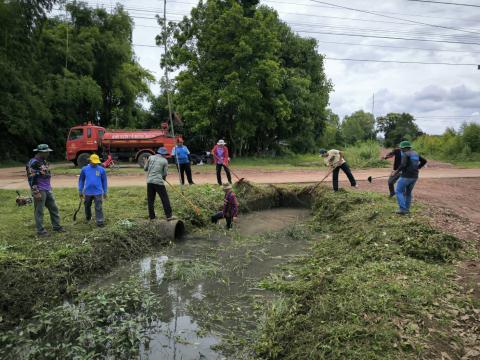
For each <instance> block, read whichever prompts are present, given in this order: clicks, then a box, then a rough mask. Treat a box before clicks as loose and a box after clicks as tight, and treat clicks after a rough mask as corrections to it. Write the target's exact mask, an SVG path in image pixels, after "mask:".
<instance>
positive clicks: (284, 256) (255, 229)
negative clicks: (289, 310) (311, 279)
mask: <svg viewBox="0 0 480 360" xmlns="http://www.w3.org/2000/svg"><path fill="white" fill-rule="evenodd" d="M308 216H309V211H308V210H302V209H274V210H268V211H262V212H257V213H252V214H248V215H244V216H242V217H240V218H239V222H238V223H237V224H236V229H235V230H233V231H228V232H227V231H225V229H224V223H222V224H220V225H219V228H218V231H216V232H214V235H210V236H202V237H200V236H195V235H190V236H187V237H186V238H185V239H184V240H182V241H181V242H178V243H176V244H174V245H173V246H172V247H170V248H168V249H165V250H163V251H162V252H160V253H158V254H153V255H151V256H148V257H145V258H144V259H141V260H140V261H137V262H134V263H132V264H129V265H127V266H124V267H121V268H119V269H117V270H116V271H114V272H112V273H111V274H110V275H109V276H108V277H105V278H103V279H102V280H100V281H99V282H98V283H97V284H95V286H100V287H101V286H105V285H108V284H111V283H115V282H118V281H121V280H125V279H128V278H130V277H131V276H140V277H141V279H142V281H143V284H144V285H145V286H147V287H150V288H151V289H152V290H153V291H155V292H156V293H158V294H159V296H160V297H161V299H162V304H163V306H164V310H163V311H162V317H161V320H159V321H157V322H155V323H154V324H151V326H150V327H149V328H148V329H146V332H147V334H148V337H149V338H150V341H149V342H148V344H145V345H142V348H141V358H142V359H166V360H167V359H225V358H239V357H240V355H238V354H236V355H230V356H229V355H225V354H224V353H223V352H222V350H221V349H220V348H219V347H218V345H219V344H220V343H221V342H222V340H225V339H227V341H228V340H229V341H230V343H232V342H233V343H235V342H237V341H238V340H239V339H240V337H241V336H243V335H244V334H246V333H247V332H248V331H249V330H253V329H254V328H255V327H256V317H255V316H254V315H255V313H254V305H255V302H265V301H267V300H268V299H269V298H270V297H271V294H270V293H268V292H266V291H262V290H261V289H258V288H257V287H256V285H257V282H258V281H259V280H261V279H262V278H264V277H265V276H266V275H268V274H269V273H271V272H272V271H275V267H276V266H277V265H279V264H282V263H285V262H287V261H288V260H289V259H291V258H292V257H295V256H299V255H302V254H303V253H304V251H305V249H306V247H307V245H308V242H307V240H305V239H303V240H302V239H298V238H296V239H292V238H289V237H288V236H278V235H275V234H276V233H275V232H277V234H278V232H279V231H282V230H285V228H287V229H288V228H290V229H291V228H292V227H298V228H301V227H302V225H301V222H302V221H304V220H306V219H307V218H308ZM169 262H170V263H172V264H173V263H174V264H181V265H182V264H183V267H184V268H185V267H186V268H190V267H191V268H193V269H195V270H193V271H192V273H191V274H190V276H187V278H186V279H182V280H174V279H172V278H175V277H172V276H171V275H170V276H169V273H168V270H167V268H168V263H169ZM197 269H198V270H197ZM205 269H210V273H209V272H208V271H205ZM202 271H204V272H205V274H204V275H202ZM192 277H193V279H192ZM247 341H248V339H247ZM236 348H238V346H237V347H236Z"/></svg>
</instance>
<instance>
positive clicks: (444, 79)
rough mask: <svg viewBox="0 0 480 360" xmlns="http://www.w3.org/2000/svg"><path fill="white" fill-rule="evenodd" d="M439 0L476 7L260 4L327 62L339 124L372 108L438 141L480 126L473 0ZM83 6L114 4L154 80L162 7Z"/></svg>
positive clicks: (184, 1) (137, 3)
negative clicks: (414, 124) (410, 119)
mask: <svg viewBox="0 0 480 360" xmlns="http://www.w3.org/2000/svg"><path fill="white" fill-rule="evenodd" d="M443 1H446V2H457V3H463V4H472V5H478V7H474V6H471V7H470V6H456V5H448V4H434V3H428V2H420V1H409V0H325V1H319V0H261V3H262V4H264V5H267V6H270V7H272V8H274V9H275V10H277V12H278V13H279V15H280V18H281V19H282V20H283V21H285V22H287V23H288V24H289V25H290V26H291V27H292V28H293V29H294V30H295V31H297V32H298V33H299V34H300V35H302V36H305V37H313V38H315V39H317V40H318V51H319V52H320V53H322V54H324V55H325V56H326V58H327V59H326V60H325V70H326V73H327V76H328V77H329V78H330V79H331V80H332V82H333V84H334V88H335V91H334V92H333V93H332V94H331V98H330V107H331V108H332V110H333V111H334V112H335V113H337V114H339V115H340V116H341V117H342V118H343V116H345V115H347V114H350V113H352V112H354V111H356V110H359V109H363V110H365V111H372V105H373V103H374V114H375V115H376V116H380V115H384V114H386V113H388V112H409V113H412V114H414V115H415V116H416V118H417V121H418V124H419V125H420V127H421V129H422V130H424V131H426V132H428V133H431V134H440V133H442V132H443V131H444V130H445V128H446V127H447V126H449V127H454V128H456V129H458V128H459V126H460V125H461V124H462V122H464V121H475V122H477V123H480V70H477V66H476V64H480V25H478V23H480V0H443ZM88 2H89V4H91V5H93V6H95V5H98V6H103V7H106V8H113V7H114V6H115V3H117V2H119V3H121V4H122V5H124V7H125V9H126V10H127V11H128V12H129V13H130V15H131V16H132V17H133V18H134V21H135V29H134V33H133V42H134V44H135V52H136V55H137V57H138V60H139V62H140V63H141V64H142V65H143V66H144V67H146V68H147V69H149V70H150V71H152V72H153V73H154V74H155V75H156V77H157V79H159V78H160V76H161V69H160V67H159V59H160V54H161V52H162V49H161V48H158V47H155V46H154V45H155V40H154V38H155V35H156V34H157V33H158V32H159V27H158V25H157V23H156V21H155V18H154V16H155V14H156V13H160V14H163V1H155V0H121V1H114V0H111V1H110V0H99V2H97V3H95V2H94V0H89V1H88ZM195 4H196V1H195V0H167V18H168V19H169V20H180V19H181V18H182V16H183V15H188V14H189V12H190V9H191V8H192V7H193V6H194V5H195ZM332 4H333V5H332ZM355 10H360V11H355ZM420 23H422V24H420ZM392 38H393V39H392ZM407 39H409V40H407ZM339 59H343V60H339ZM345 59H356V60H377V61H382V62H371V61H365V62H363V61H351V60H345ZM384 61H386V62H384ZM389 61H393V62H389ZM399 62H421V63H434V64H411V63H399ZM439 63H447V64H455V65H444V64H439ZM459 64H467V65H459ZM468 64H470V65H468ZM152 91H153V92H154V93H158V92H159V86H158V84H152ZM373 98H374V99H375V101H374V102H373V101H372V100H373Z"/></svg>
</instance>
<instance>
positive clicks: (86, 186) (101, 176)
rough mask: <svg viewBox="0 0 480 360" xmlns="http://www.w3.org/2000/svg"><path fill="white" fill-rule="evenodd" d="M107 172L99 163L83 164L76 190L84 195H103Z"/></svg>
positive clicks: (106, 187) (105, 187) (106, 186)
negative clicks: (95, 164) (93, 164)
mask: <svg viewBox="0 0 480 360" xmlns="http://www.w3.org/2000/svg"><path fill="white" fill-rule="evenodd" d="M107 190H108V185H107V173H106V172H105V169H104V168H103V167H101V166H99V165H97V166H92V165H91V164H89V165H87V166H84V167H83V168H82V171H81V173H80V178H79V179H78V192H80V193H82V194H84V195H104V194H106V193H107Z"/></svg>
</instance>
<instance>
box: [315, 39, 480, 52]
mask: <svg viewBox="0 0 480 360" xmlns="http://www.w3.org/2000/svg"><path fill="white" fill-rule="evenodd" d="M317 42H319V43H325V44H336V45H353V46H367V47H380V48H392V49H406V50H419V51H433V52H438V51H441V52H452V53H468V54H480V51H468V50H446V49H430V48H420V47H408V46H394V45H379V44H359V43H350V42H337V41H325V40H317Z"/></svg>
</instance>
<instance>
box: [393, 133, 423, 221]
mask: <svg viewBox="0 0 480 360" xmlns="http://www.w3.org/2000/svg"><path fill="white" fill-rule="evenodd" d="M400 149H401V150H402V161H401V163H400V166H399V167H398V169H397V170H396V174H395V175H397V174H399V175H400V178H399V179H398V182H397V188H396V191H395V193H396V194H397V202H398V207H399V209H398V211H397V214H399V215H407V214H408V213H409V212H410V205H411V204H412V197H413V196H412V192H413V188H414V187H415V184H416V182H417V180H418V170H419V169H421V168H422V167H423V166H425V164H426V163H427V160H426V159H424V158H423V157H421V156H420V155H418V153H417V152H416V151H413V150H412V144H410V141H402V142H401V143H400Z"/></svg>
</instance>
